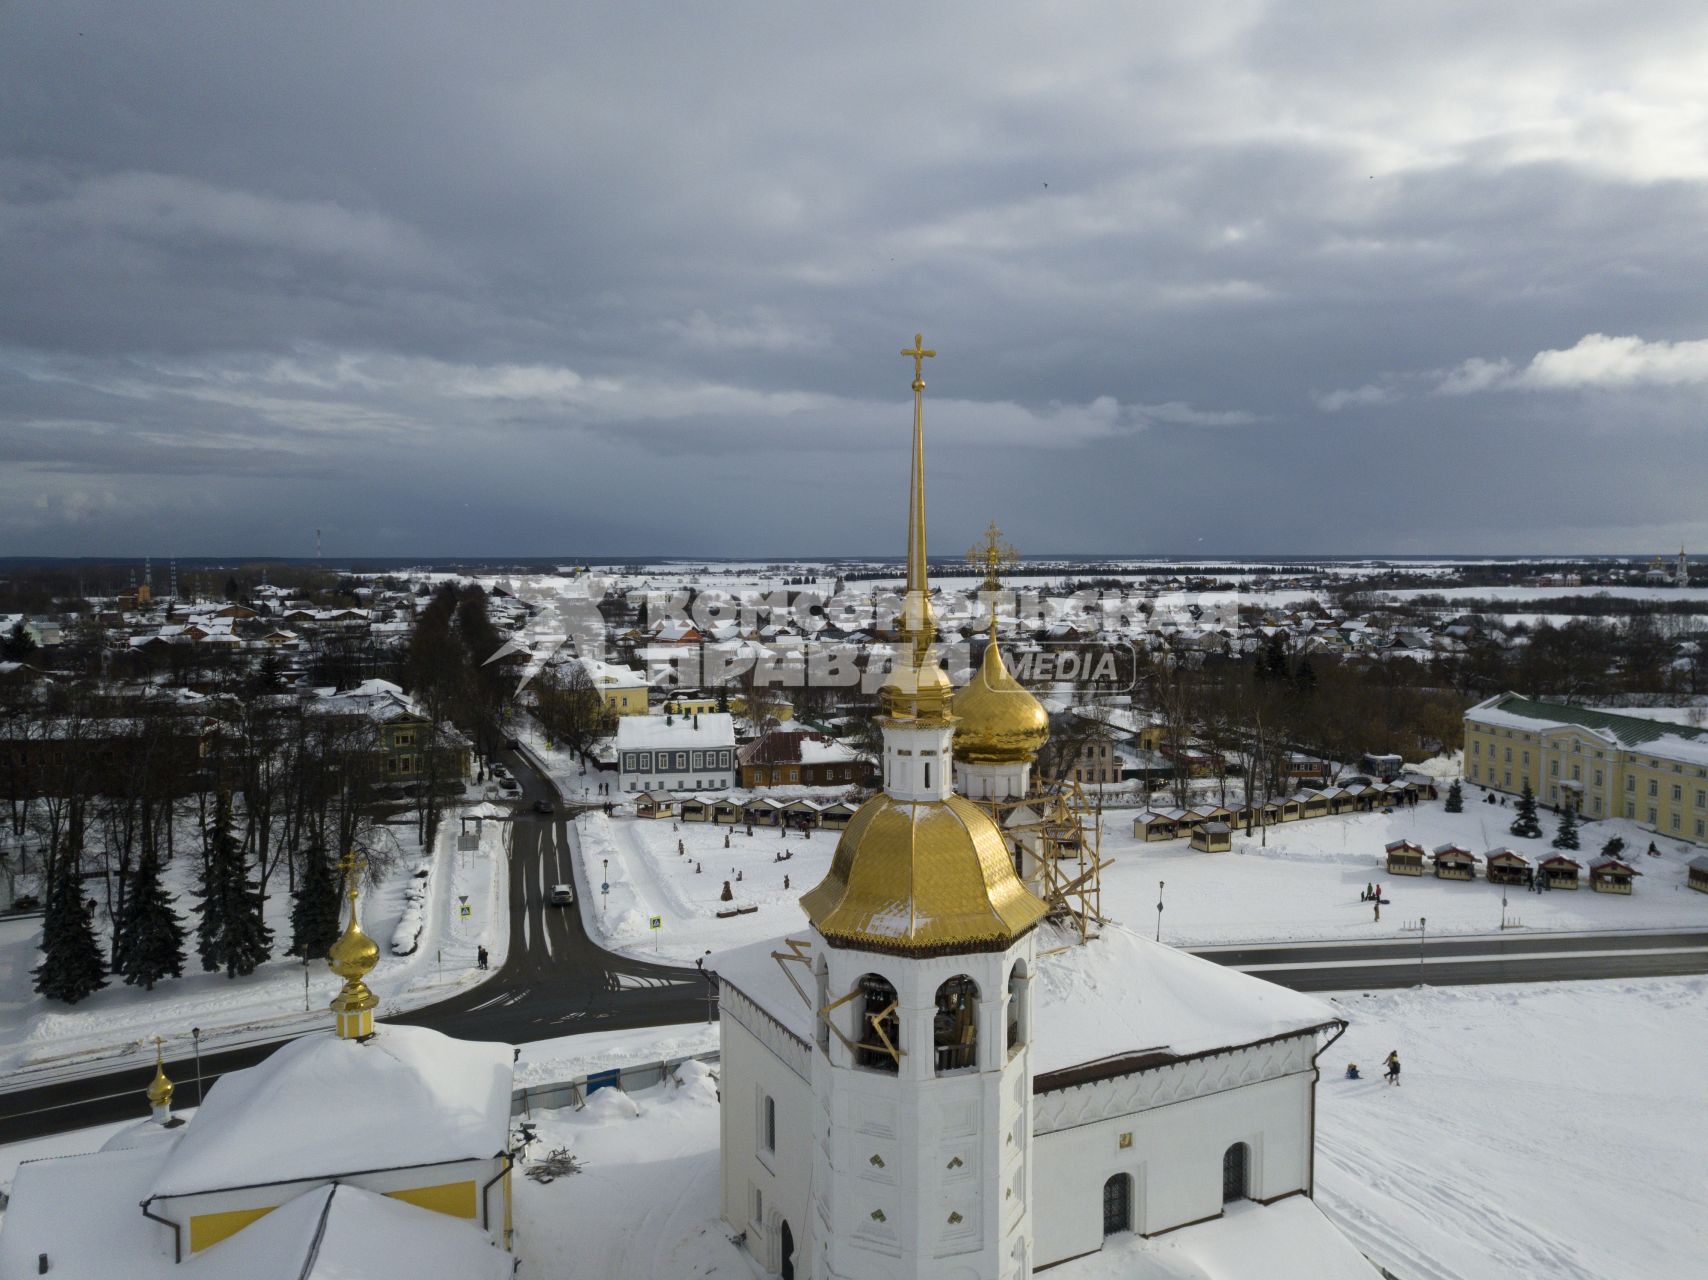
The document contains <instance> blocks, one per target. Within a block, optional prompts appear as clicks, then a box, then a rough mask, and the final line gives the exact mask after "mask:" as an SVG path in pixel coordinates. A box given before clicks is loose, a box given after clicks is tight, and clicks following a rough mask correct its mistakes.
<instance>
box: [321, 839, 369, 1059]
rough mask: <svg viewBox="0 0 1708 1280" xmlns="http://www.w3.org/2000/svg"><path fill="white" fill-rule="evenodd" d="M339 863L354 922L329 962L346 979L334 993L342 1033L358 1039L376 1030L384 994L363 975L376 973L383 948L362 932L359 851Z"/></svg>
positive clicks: (328, 955) (328, 957)
mask: <svg viewBox="0 0 1708 1280" xmlns="http://www.w3.org/2000/svg"><path fill="white" fill-rule="evenodd" d="M339 865H340V867H341V869H342V870H343V872H344V883H345V885H346V886H347V892H348V896H349V899H350V922H349V923H348V924H347V925H345V926H344V932H343V933H342V934H340V935H339V936H338V941H336V942H334V943H333V944H332V947H331V949H330V950H328V951H327V953H326V962H327V964H328V965H329V966H330V967H331V969H332V972H333V973H335V974H337V975H338V976H339V977H340V978H342V979H344V989H343V990H342V991H340V992H339V993H338V994H337V995H335V996H333V997H332V1006H331V1007H332V1012H333V1014H334V1016H335V1017H336V1018H337V1022H338V1034H339V1035H340V1036H341V1037H343V1038H344V1039H346V1040H354V1039H357V1038H359V1037H361V1036H366V1035H371V1034H373V1030H374V1010H375V1009H376V1008H377V1007H378V1006H379V1002H380V998H379V997H378V996H376V995H375V994H374V993H373V992H372V991H370V990H368V985H367V983H365V982H363V981H362V979H364V978H366V977H367V976H368V974H370V973H372V972H373V968H374V966H375V965H376V964H378V963H379V962H380V949H379V946H378V944H377V943H375V942H374V940H373V939H372V938H370V937H368V935H367V934H365V933H363V932H362V921H361V913H360V912H359V911H358V909H357V903H356V897H357V894H358V892H359V884H358V881H359V879H360V877H358V876H357V874H356V870H357V868H356V855H355V853H354V852H351V853H347V854H345V855H344V859H343V861H342V862H341V863H340V864H339Z"/></svg>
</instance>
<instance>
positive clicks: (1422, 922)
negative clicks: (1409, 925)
mask: <svg viewBox="0 0 1708 1280" xmlns="http://www.w3.org/2000/svg"><path fill="white" fill-rule="evenodd" d="M1428 928H1429V917H1428V916H1419V917H1418V918H1417V985H1418V986H1420V987H1421V986H1422V985H1423V939H1424V934H1425V933H1426V931H1427V930H1428Z"/></svg>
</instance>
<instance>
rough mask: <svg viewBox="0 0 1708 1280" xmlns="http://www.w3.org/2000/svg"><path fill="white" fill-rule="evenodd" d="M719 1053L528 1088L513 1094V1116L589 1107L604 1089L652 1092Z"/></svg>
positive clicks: (676, 1059) (716, 1056)
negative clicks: (589, 1101) (678, 1070)
mask: <svg viewBox="0 0 1708 1280" xmlns="http://www.w3.org/2000/svg"><path fill="white" fill-rule="evenodd" d="M716 1061H718V1051H717V1050H716V1049H708V1050H707V1051H706V1052H705V1053H691V1054H686V1055H684V1056H683V1057H680V1058H665V1059H664V1060H662V1061H660V1062H641V1063H636V1064H635V1065H633V1066H628V1067H613V1068H611V1069H610V1070H608V1071H592V1072H589V1073H588V1074H587V1075H584V1076H576V1077H575V1078H574V1079H572V1080H553V1081H551V1082H549V1083H546V1084H531V1085H524V1086H523V1087H522V1088H520V1089H517V1090H515V1091H514V1092H513V1093H511V1095H510V1114H511V1115H512V1116H531V1115H532V1114H533V1110H534V1108H535V1107H538V1108H540V1109H541V1110H542V1111H552V1110H556V1109H557V1108H559V1107H575V1108H577V1109H578V1110H579V1109H580V1108H581V1107H583V1106H585V1105H586V1104H587V1098H588V1096H589V1095H590V1094H594V1093H597V1092H598V1091H599V1090H601V1089H621V1090H622V1091H623V1092H624V1093H631V1092H634V1091H637V1090H640V1089H650V1088H652V1087H653V1086H654V1085H658V1084H663V1083H664V1082H665V1081H666V1080H669V1079H672V1078H674V1077H675V1074H676V1068H678V1067H680V1066H681V1065H682V1064H683V1063H684V1062H716Z"/></svg>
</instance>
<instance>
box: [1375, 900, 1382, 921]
mask: <svg viewBox="0 0 1708 1280" xmlns="http://www.w3.org/2000/svg"><path fill="white" fill-rule="evenodd" d="M1375 906H1376V921H1375V922H1376V923H1377V924H1381V923H1382V900H1381V899H1380V898H1377V899H1376V903H1375Z"/></svg>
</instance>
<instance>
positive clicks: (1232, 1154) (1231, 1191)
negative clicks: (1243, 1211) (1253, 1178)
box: [1222, 1142, 1251, 1204]
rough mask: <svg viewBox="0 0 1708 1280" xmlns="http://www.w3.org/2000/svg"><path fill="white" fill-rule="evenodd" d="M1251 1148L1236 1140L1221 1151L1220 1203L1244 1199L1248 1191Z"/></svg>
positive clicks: (1249, 1192)
mask: <svg viewBox="0 0 1708 1280" xmlns="http://www.w3.org/2000/svg"><path fill="white" fill-rule="evenodd" d="M1250 1163H1251V1148H1250V1147H1248V1146H1246V1145H1245V1143H1243V1142H1236V1143H1234V1145H1233V1146H1231V1147H1229V1148H1228V1149H1227V1150H1226V1151H1225V1152H1223V1153H1222V1203H1223V1204H1230V1203H1232V1202H1233V1201H1235V1200H1244V1199H1245V1198H1246V1197H1247V1196H1248V1195H1250V1194H1251V1191H1250V1185H1251V1184H1250V1170H1249V1168H1248V1166H1249V1164H1250Z"/></svg>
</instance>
